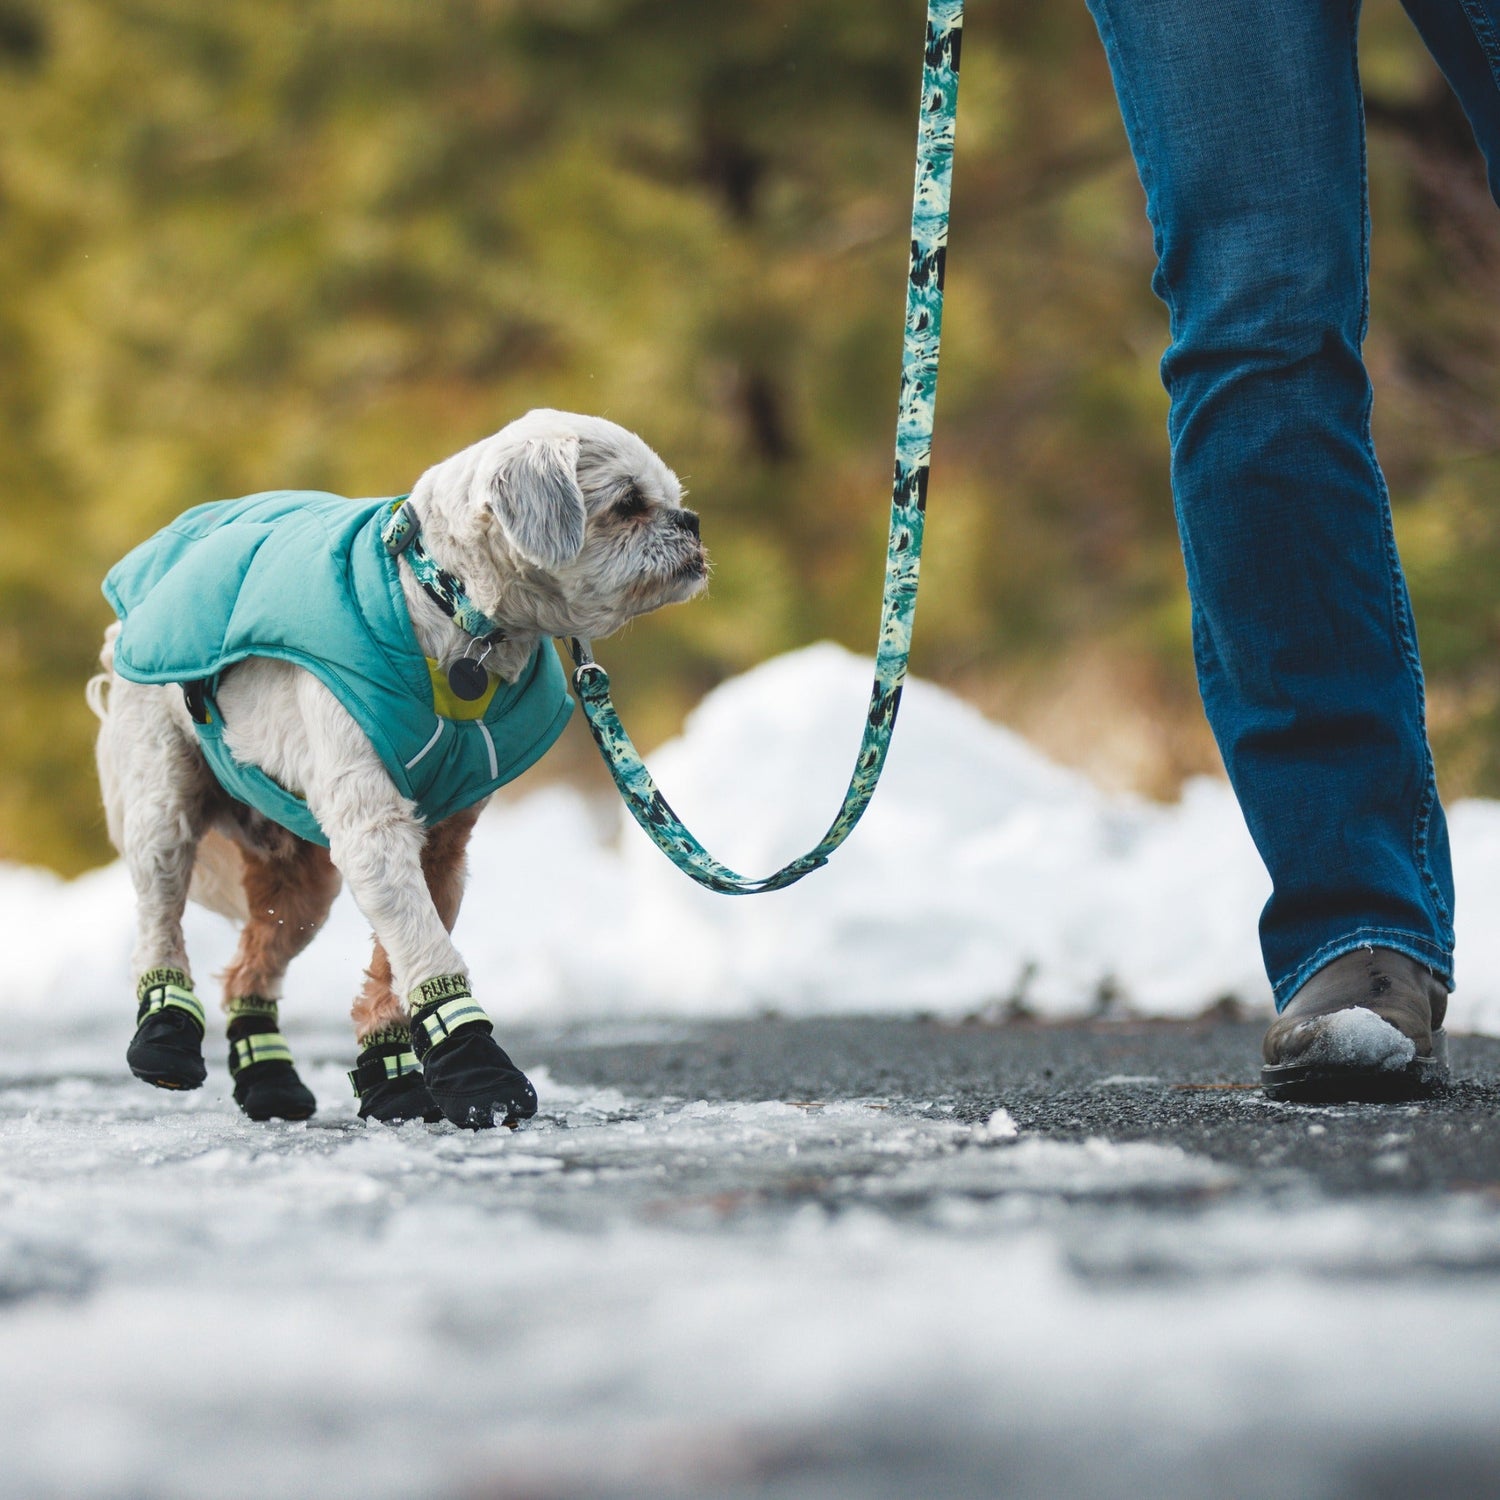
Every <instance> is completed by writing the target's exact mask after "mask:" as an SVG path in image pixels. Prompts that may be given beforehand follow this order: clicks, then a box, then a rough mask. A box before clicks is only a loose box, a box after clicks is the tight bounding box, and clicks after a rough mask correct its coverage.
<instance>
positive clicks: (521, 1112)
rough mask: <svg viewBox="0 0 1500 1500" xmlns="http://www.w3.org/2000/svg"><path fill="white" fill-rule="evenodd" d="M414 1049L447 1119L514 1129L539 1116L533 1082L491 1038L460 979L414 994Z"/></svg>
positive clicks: (440, 980)
mask: <svg viewBox="0 0 1500 1500" xmlns="http://www.w3.org/2000/svg"><path fill="white" fill-rule="evenodd" d="M411 1007H412V1017H411V1045H412V1051H413V1052H415V1053H416V1055H417V1058H418V1060H419V1061H420V1062H421V1064H422V1073H423V1076H424V1077H425V1078H426V1079H427V1087H428V1088H429V1089H430V1090H431V1091H432V1097H433V1098H434V1099H435V1100H436V1101H437V1105H438V1108H439V1109H440V1110H442V1112H443V1117H444V1119H447V1120H451V1121H452V1122H453V1124H455V1125H459V1126H462V1127H464V1128H465V1129H467V1130H488V1129H489V1128H490V1127H491V1126H492V1125H510V1126H515V1125H517V1124H519V1123H520V1122H521V1121H522V1120H529V1119H530V1118H531V1117H532V1115H534V1114H535V1113H536V1090H535V1089H534V1088H532V1086H531V1081H530V1080H529V1079H528V1078H527V1077H526V1075H525V1074H524V1073H523V1072H522V1071H521V1070H520V1069H519V1068H518V1067H517V1066H516V1065H515V1064H514V1063H513V1062H512V1061H511V1060H510V1058H508V1057H507V1056H506V1055H505V1053H504V1051H502V1050H501V1047H500V1044H499V1043H498V1042H497V1041H496V1040H495V1038H494V1037H493V1036H492V1035H491V1034H490V1033H491V1032H492V1031H493V1030H494V1027H493V1026H492V1025H491V1023H490V1018H489V1017H488V1016H487V1015H485V1013H484V1012H483V1010H481V1009H480V1008H479V1006H478V1005H476V1004H475V1003H474V997H473V996H472V995H471V994H470V993H469V981H468V980H467V979H466V978H464V976H463V975H462V974H442V975H439V976H438V977H437V978H436V979H429V980H427V981H426V982H425V983H424V984H419V985H418V986H417V988H416V989H415V990H413V991H412V995H411Z"/></svg>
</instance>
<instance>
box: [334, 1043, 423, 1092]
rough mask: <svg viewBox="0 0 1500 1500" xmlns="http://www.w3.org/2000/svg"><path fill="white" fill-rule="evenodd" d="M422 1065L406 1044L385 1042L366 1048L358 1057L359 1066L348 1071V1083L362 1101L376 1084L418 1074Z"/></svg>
mask: <svg viewBox="0 0 1500 1500" xmlns="http://www.w3.org/2000/svg"><path fill="white" fill-rule="evenodd" d="M421 1071H422V1064H421V1063H419V1062H418V1061H417V1054H416V1053H415V1052H413V1051H412V1050H411V1047H410V1045H409V1044H407V1043H406V1042H385V1043H382V1044H381V1045H379V1046H376V1047H366V1048H365V1050H364V1051H363V1052H361V1053H360V1055H359V1066H358V1067H356V1068H353V1069H351V1070H350V1073H349V1082H350V1084H352V1085H353V1088H354V1092H355V1094H356V1096H358V1097H359V1098H361V1099H363V1098H364V1096H365V1094H366V1093H367V1092H368V1091H369V1090H370V1089H372V1088H373V1087H374V1086H375V1085H376V1084H377V1083H390V1082H392V1081H394V1080H395V1079H397V1078H404V1077H405V1076H406V1075H407V1074H408V1073H420V1072H421Z"/></svg>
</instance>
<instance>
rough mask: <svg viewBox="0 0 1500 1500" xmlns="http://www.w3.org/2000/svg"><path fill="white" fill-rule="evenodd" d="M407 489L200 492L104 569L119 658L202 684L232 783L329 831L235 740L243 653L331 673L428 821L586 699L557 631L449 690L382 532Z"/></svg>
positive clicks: (282, 814) (316, 835)
mask: <svg viewBox="0 0 1500 1500" xmlns="http://www.w3.org/2000/svg"><path fill="white" fill-rule="evenodd" d="M395 504H396V502H395V501H394V500H391V499H384V500H347V499H345V498H344V497H343V496H341V495H329V494H324V493H322V492H321V491H316V490H274V491H270V492H268V493H266V494H261V495H250V496H247V497H246V498H245V499H243V500H222V501H218V502H215V503H213V504H209V505H199V506H195V507H194V508H193V509H192V510H190V511H187V512H186V513H185V514H183V515H181V516H179V517H178V518H177V520H175V521H174V522H172V524H171V525H170V526H167V527H164V528H163V529H162V530H161V531H159V532H157V533H156V535H155V536H153V537H151V538H149V539H148V540H146V541H144V542H142V543H141V545H140V546H139V547H137V548H135V550H134V551H132V552H131V553H129V554H128V555H127V556H126V557H125V558H123V559H122V560H121V561H120V562H119V563H117V564H116V565H115V566H114V567H113V568H112V569H111V570H110V572H109V575H108V576H107V577H106V578H105V580H104V596H105V598H107V599H108V600H109V602H110V604H111V605H112V606H113V607H114V610H115V613H116V614H117V615H119V617H120V619H121V621H122V622H123V625H122V629H121V631H120V635H119V639H118V640H117V641H116V643H115V658H114V664H115V671H116V672H118V673H119V674H120V676H121V677H124V678H127V679H128V680H129V681H131V682H142V683H183V684H185V685H186V684H201V689H200V692H201V710H202V711H201V713H199V714H197V715H195V725H196V728H197V730H198V735H199V739H200V741H201V743H202V746H203V753H204V755H205V756H206V757H207V760H208V763H209V765H210V766H211V767H212V769H213V772H214V775H215V776H216V777H217V778H218V779H219V782H220V783H221V784H222V786H223V787H224V790H225V791H227V792H228V793H229V794H230V795H231V796H232V797H236V798H238V799H239V800H240V801H242V802H247V803H249V804H250V805H251V806H252V807H255V808H257V809H258V810H259V811H261V812H263V813H264V814H265V815H266V816H267V817H269V818H272V819H274V820H275V821H276V822H277V823H280V824H281V825H282V826H283V827H284V828H289V829H290V830H291V831H292V832H293V833H295V834H297V835H298V836H299V837H301V838H304V839H308V840H310V841H311V842H313V843H317V844H323V845H325V846H326V845H327V843H328V838H327V835H326V834H324V832H323V830H322V829H321V828H320V827H319V826H318V822H317V819H316V818H314V817H313V815H312V813H311V811H310V810H309V809H308V806H307V803H306V802H305V801H304V800H303V799H302V798H301V797H300V796H297V795H296V794H295V793H293V792H291V791H289V790H288V789H287V788H285V787H282V786H280V785H278V784H277V783H276V782H275V781H273V780H272V779H271V777H269V776H268V775H266V773H265V772H264V771H262V770H260V769H259V768H258V767H255V766H250V765H246V764H244V763H243V762H241V761H237V760H236V759H235V758H234V756H233V754H232V753H231V752H230V750H229V747H228V746H227V745H226V744H225V743H224V722H223V719H222V717H221V716H220V714H219V711H218V707H217V705H216V703H215V702H214V696H213V695H214V689H215V686H216V684H217V680H218V677H219V674H220V673H221V672H223V671H224V670H225V669H226V668H228V667H231V666H233V665H234V663H235V662H238V661H243V660H244V659H245V658H246V657H247V656H269V657H278V658H280V659H281V660H283V661H291V662H295V663H296V664H297V665H298V666H300V667H305V668H306V669H307V670H308V671H309V672H312V673H313V674H314V675H315V676H316V677H318V678H319V680H320V681H322V682H323V683H324V684H325V685H326V686H327V687H328V689H329V691H330V692H332V693H333V694H334V696H335V697H336V698H337V699H338V700H339V702H340V703H342V704H343V706H344V707H345V708H346V709H347V710H348V711H349V713H350V714H351V715H352V716H353V718H354V720H355V722H356V723H357V724H358V725H359V727H360V728H361V729H362V730H363V731H364V732H365V734H366V735H367V736H368V737H369V740H370V743H371V744H372V745H373V746H374V747H375V750H376V752H377V753H378V754H379V756H380V759H381V761H382V762H383V763H384V765H385V768H386V770H387V771H388V772H389V773H390V777H391V780H392V781H393V782H395V784H396V786H397V787H398V788H399V789H400V791H401V793H402V795H403V796H406V797H409V798H410V799H411V800H412V801H413V802H415V803H416V804H417V808H418V810H419V812H420V814H421V816H422V818H423V819H424V820H425V821H426V822H427V823H429V824H432V823H438V822H441V821H442V820H443V819H444V818H446V817H449V816H451V815H452V814H453V813H456V812H459V811H461V810H462V809H463V808H465V807H469V806H471V805H472V804H473V803H475V802H477V801H479V799H480V798H481V797H484V796H487V795H488V794H489V793H490V792H492V791H494V790H495V788H496V787H498V786H503V785H504V784H505V783H506V782H507V781H513V780H514V779H515V778H516V777H517V776H519V775H520V774H521V773H522V772H523V771H524V770H526V769H527V767H528V766H530V765H532V764H533V763H534V762H535V761H537V760H538V759H539V758H540V757H541V756H542V755H544V754H545V753H546V752H547V750H549V749H550V748H551V746H552V744H553V742H554V741H555V740H556V739H557V737H558V735H559V734H561V733H562V729H563V726H564V724H566V723H567V720H568V715H569V713H570V712H572V708H573V702H572V699H571V698H570V697H569V696H568V690H567V682H566V679H565V677H564V675H563V669H562V664H561V663H560V662H559V661H558V659H557V652H556V651H555V650H554V649H553V646H552V643H551V642H550V641H545V640H544V641H542V642H540V643H539V644H538V646H537V649H536V650H535V651H534V652H533V653H532V655H531V658H530V660H529V661H528V662H527V663H526V666H525V667H524V668H523V669H522V671H521V674H520V676H519V677H518V678H517V680H516V681H515V682H512V683H506V682H497V681H495V680H494V679H492V680H491V682H490V687H489V690H488V692H487V693H486V694H485V696H484V697H482V698H479V699H477V700H475V701H474V702H473V703H465V702H463V701H461V700H459V699H456V698H454V697H453V695H452V694H451V693H450V692H448V691H447V684H446V679H445V678H444V676H443V674H442V673H441V672H440V671H439V670H438V667H437V664H436V663H435V662H433V661H431V660H430V659H429V658H428V657H425V656H424V655H423V654H422V650H421V647H419V646H418V644H417V638H416V635H415V633H414V632H413V630H412V624H411V618H410V616H409V615H408V614H407V610H406V601H405V599H404V598H403V597H402V593H401V581H400V577H399V574H398V572H397V561H396V559H395V558H394V557H392V556H391V555H390V553H389V552H387V550H386V548H385V545H384V543H383V542H382V541H381V537H380V531H381V526H382V524H383V523H384V522H385V520H386V518H387V517H388V516H389V515H390V513H391V509H392V507H393V506H394V505H395ZM200 719H206V720H207V722H199V720H200Z"/></svg>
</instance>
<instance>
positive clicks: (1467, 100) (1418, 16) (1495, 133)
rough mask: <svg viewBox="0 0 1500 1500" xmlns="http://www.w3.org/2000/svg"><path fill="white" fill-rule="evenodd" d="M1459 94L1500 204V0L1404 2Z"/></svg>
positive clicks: (1424, 0) (1420, 0)
mask: <svg viewBox="0 0 1500 1500" xmlns="http://www.w3.org/2000/svg"><path fill="white" fill-rule="evenodd" d="M1401 3H1402V4H1403V5H1404V6H1405V7H1406V13H1407V15H1409V16H1410V17H1411V18H1412V21H1413V23H1414V24H1415V26H1416V28H1417V30H1418V31H1419V32H1421V33H1422V40H1423V41H1424V42H1426V43H1427V48H1428V50H1429V51H1430V52H1431V53H1432V55H1433V57H1434V58H1436V60H1437V64H1438V66H1439V67H1440V68H1441V69H1442V70H1443V74H1444V76H1445V77H1446V78H1447V80H1448V82H1449V83H1450V84H1451V85H1452V87H1453V92H1454V93H1455V94H1457V95H1458V102H1459V103H1460V104H1462V105H1463V107H1464V113H1465V114H1467V115H1468V117H1469V123H1470V124H1471V125H1472V126H1473V127H1474V138H1475V139H1476V140H1477V141H1478V142H1479V149H1480V150H1481V151H1483V152H1484V160H1485V165H1486V166H1487V167H1488V168H1489V178H1490V196H1491V197H1493V198H1494V200H1495V202H1496V203H1500V0H1401Z"/></svg>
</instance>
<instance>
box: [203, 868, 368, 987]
mask: <svg viewBox="0 0 1500 1500" xmlns="http://www.w3.org/2000/svg"><path fill="white" fill-rule="evenodd" d="M240 852H241V853H242V855H243V856H244V886H245V905H246V907H247V908H248V912H249V915H248V917H247V920H246V922H245V926H244V929H243V930H242V931H241V933H240V944H239V948H238V949H237V950H236V952H235V955H234V962H233V963H231V964H230V966H229V968H228V969H226V970H225V971H224V975H223V979H224V1003H225V1005H226V1007H227V1005H228V1003H229V1001H230V1000H232V999H235V998H239V997H243V996H246V995H259V996H260V997H261V998H262V999H265V1000H276V999H279V998H280V997H281V986H282V981H283V980H284V979H285V977H286V970H287V965H288V964H289V963H291V961H292V960H293V959H294V958H295V957H296V956H297V955H298V954H299V953H300V952H301V951H302V950H303V949H304V948H305V947H307V945H308V944H309V943H310V942H311V941H312V940H313V938H314V937H316V936H317V934H318V931H319V929H320V928H321V927H322V926H323V923H324V922H326V921H327V920H328V912H329V908H330V907H331V906H332V905H333V898H334V897H335V896H337V895H338V892H339V885H340V880H339V873H338V871H337V870H335V869H334V867H333V861H332V860H330V859H329V857H328V851H327V850H326V849H324V848H321V847H320V846H319V845H317V844H309V843H305V842H303V841H302V840H301V839H296V840H288V841H287V845H286V847H285V848H283V849H278V850H276V851H275V852H273V853H268V852H265V851H262V850H258V849H248V848H246V847H245V846H244V845H243V844H242V845H240Z"/></svg>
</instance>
